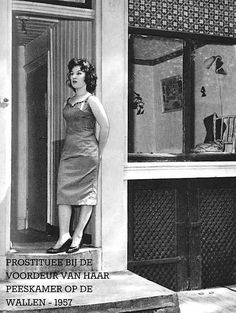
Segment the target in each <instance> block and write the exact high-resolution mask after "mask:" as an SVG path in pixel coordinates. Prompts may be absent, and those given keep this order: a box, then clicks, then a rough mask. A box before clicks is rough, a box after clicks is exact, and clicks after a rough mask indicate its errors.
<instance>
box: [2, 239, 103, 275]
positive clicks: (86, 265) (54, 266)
mask: <svg viewBox="0 0 236 313" xmlns="http://www.w3.org/2000/svg"><path fill="white" fill-rule="evenodd" d="M49 246H50V243H49V244H47V243H44V245H42V243H39V244H37V243H34V245H32V244H31V245H24V246H22V247H20V249H19V250H16V248H14V249H12V250H11V251H10V252H9V253H8V254H7V256H6V258H7V261H6V262H7V263H6V264H7V272H8V273H10V272H20V271H22V269H24V271H25V272H37V273H47V272H62V271H99V269H100V268H101V249H100V248H93V247H82V248H81V249H80V250H79V251H78V252H77V253H73V254H67V253H65V252H63V253H58V254H48V253H46V249H47V248H48V247H49Z"/></svg>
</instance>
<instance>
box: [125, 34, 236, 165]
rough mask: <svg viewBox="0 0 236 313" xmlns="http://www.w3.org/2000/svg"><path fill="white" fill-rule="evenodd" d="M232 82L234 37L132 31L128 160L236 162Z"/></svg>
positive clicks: (235, 80)
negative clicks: (171, 34) (172, 34)
mask: <svg viewBox="0 0 236 313" xmlns="http://www.w3.org/2000/svg"><path fill="white" fill-rule="evenodd" d="M235 43H236V42H235ZM234 86H236V45H235V44H234V41H233V39H230V38H229V39H225V38H223V39H222V38H219V39H218V38H213V37H210V36H208V37H206V36H200V35H198V36H197V35H195V36H192V38H191V37H190V36H186V35H183V36H182V37H181V35H180V34H177V35H176V34H175V36H173V37H171V36H170V34H169V33H168V36H167V35H166V34H165V33H163V32H162V33H161V34H157V33H153V32H152V33H151V34H150V33H149V32H148V31H146V33H138V31H137V30H136V31H134V32H131V33H130V36H129V99H128V122H129V127H128V152H129V161H147V160H150V161H153V160H163V159H164V160H173V161H176V160H177V161H178V160H180V161H181V160H236V154H235V133H236V105H235V103H236V97H235V93H234V88H235V87H234Z"/></svg>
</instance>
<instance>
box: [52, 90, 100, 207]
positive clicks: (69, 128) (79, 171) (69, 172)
mask: <svg viewBox="0 0 236 313" xmlns="http://www.w3.org/2000/svg"><path fill="white" fill-rule="evenodd" d="M89 97H90V96H89ZM89 97H88V98H89ZM88 98H87V99H86V100H84V101H82V102H77V103H75V104H74V105H73V106H72V105H71V103H70V100H69V99H68V100H67V103H66V105H65V107H64V110H63V117H64V119H65V120H66V137H65V142H64V146H63V150H62V154H61V159H60V165H59V171H58V180H57V204H68V205H96V203H97V177H98V167H99V157H98V141H97V139H96V137H95V125H96V119H95V117H94V115H93V112H92V110H91V108H90V106H89V104H88Z"/></svg>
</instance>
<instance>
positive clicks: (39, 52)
mask: <svg viewBox="0 0 236 313" xmlns="http://www.w3.org/2000/svg"><path fill="white" fill-rule="evenodd" d="M56 23H57V20H53V19H44V18H42V17H33V16H30V15H29V16H26V15H13V44H12V48H13V49H12V55H13V58H12V66H13V84H12V86H13V88H12V95H13V115H12V119H13V129H12V151H13V153H12V159H13V162H12V181H13V188H12V206H11V208H12V209H11V241H12V242H13V244H14V243H18V242H20V243H25V242H29V241H45V240H48V235H47V222H48V221H47V215H48V210H50V208H49V207H48V173H49V170H50V169H49V167H48V155H49V151H48V142H49V139H50V138H49V136H50V133H49V131H48V124H49V114H48V105H49V97H48V95H49V93H50V90H51V86H50V84H49V81H48V76H49V70H50V59H49V57H48V56H49V51H50V44H49V43H50V29H51V28H52V27H53V26H54V25H55V24H56Z"/></svg>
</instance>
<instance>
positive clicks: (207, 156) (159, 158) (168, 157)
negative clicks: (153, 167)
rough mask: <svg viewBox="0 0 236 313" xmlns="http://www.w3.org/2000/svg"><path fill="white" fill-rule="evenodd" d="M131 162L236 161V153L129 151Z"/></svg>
mask: <svg viewBox="0 0 236 313" xmlns="http://www.w3.org/2000/svg"><path fill="white" fill-rule="evenodd" d="M128 161H129V162H188V161H236V154H235V153H228V152H215V153H212V152H205V153H189V154H181V153H179V154H174V153H159V154H158V153H155V154H154V153H129V156H128Z"/></svg>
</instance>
